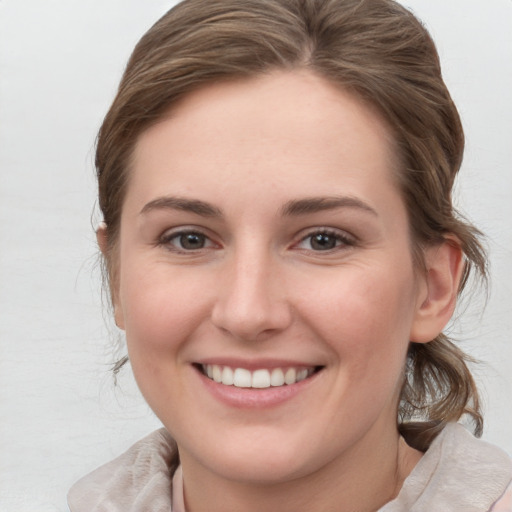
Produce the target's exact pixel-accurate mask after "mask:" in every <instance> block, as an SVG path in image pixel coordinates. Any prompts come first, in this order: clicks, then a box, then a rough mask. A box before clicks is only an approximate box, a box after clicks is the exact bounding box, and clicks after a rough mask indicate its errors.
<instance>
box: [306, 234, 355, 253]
mask: <svg viewBox="0 0 512 512" xmlns="http://www.w3.org/2000/svg"><path fill="white" fill-rule="evenodd" d="M319 236H325V237H328V238H333V239H334V240H335V246H334V247H332V248H328V249H323V250H322V249H320V250H314V249H313V248H306V249H303V250H308V251H313V252H315V253H316V252H325V253H331V252H333V251H336V250H340V249H343V248H347V247H353V246H354V245H356V239H355V238H354V237H353V236H350V235H348V234H347V233H345V232H341V231H337V230H335V229H330V228H319V229H315V230H314V231H311V232H309V233H308V234H307V235H306V236H304V237H302V238H301V239H300V241H299V242H298V243H297V244H296V246H298V245H300V244H302V243H304V242H306V241H307V240H310V244H311V243H312V241H313V239H314V237H319Z"/></svg>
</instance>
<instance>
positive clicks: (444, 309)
mask: <svg viewBox="0 0 512 512" xmlns="http://www.w3.org/2000/svg"><path fill="white" fill-rule="evenodd" d="M425 266H426V270H425V276H424V280H425V282H424V286H422V291H421V293H420V296H419V298H418V299H419V300H418V305H417V309H416V312H415V317H414V321H413V325H412V327H411V334H410V341H413V342H415V343H428V342H429V341H432V340H433V339H434V338H435V337H436V336H437V335H438V334H440V333H441V331H442V330H443V329H444V328H445V327H446V324H447V323H448V321H449V320H450V318H451V317H452V315H453V312H454V310H455V305H456V302H457V293H458V290H459V285H460V281H461V278H462V273H463V270H464V258H463V255H462V250H461V248H460V245H459V244H458V243H457V241H456V240H454V239H449V238H448V239H446V240H445V241H444V242H443V243H441V244H439V245H435V246H433V247H429V248H428V249H427V250H426V251H425Z"/></svg>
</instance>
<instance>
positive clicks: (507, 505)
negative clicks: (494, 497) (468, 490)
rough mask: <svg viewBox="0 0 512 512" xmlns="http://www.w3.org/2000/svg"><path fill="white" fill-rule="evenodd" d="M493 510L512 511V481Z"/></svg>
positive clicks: (495, 511) (498, 511) (493, 511)
mask: <svg viewBox="0 0 512 512" xmlns="http://www.w3.org/2000/svg"><path fill="white" fill-rule="evenodd" d="M491 512H512V483H511V484H510V485H509V486H508V487H507V490H506V491H505V492H504V493H503V496H502V497H501V498H500V499H499V500H498V501H497V502H496V503H495V504H494V506H493V507H492V509H491Z"/></svg>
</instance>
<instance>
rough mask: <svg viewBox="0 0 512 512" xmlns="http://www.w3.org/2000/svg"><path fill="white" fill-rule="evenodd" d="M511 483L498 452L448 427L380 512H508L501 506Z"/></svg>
mask: <svg viewBox="0 0 512 512" xmlns="http://www.w3.org/2000/svg"><path fill="white" fill-rule="evenodd" d="M511 480H512V461H511V459H510V457H509V456H508V455H507V454H506V453H505V452H504V451H503V450H501V449H500V448H498V447H496V446H493V445H492V444H489V443H487V442H485V441H482V440H480V439H476V438H475V437H474V436H473V435H471V434H470V433H469V432H468V431H467V430H466V429H465V428H464V427H463V426H462V425H459V424H455V423H453V424H449V425H448V426H447V427H446V428H445V429H444V430H443V432H442V433H441V434H440V435H439V436H438V437H437V438H436V439H435V440H434V442H433V443H432V445H431V446H430V448H429V449H428V450H427V452H426V453H425V454H424V456H423V458H422V459H421V460H420V461H419V463H418V464H417V466H416V467H415V468H414V470H413V471H412V473H411V474H410V475H409V477H408V478H407V479H406V480H405V482H404V485H403V487H402V489H401V491H400V493H399V495H398V497H397V498H396V499H395V500H393V502H391V503H389V504H388V506H386V507H384V508H383V509H382V510H381V512H384V511H385V512H404V511H407V512H425V511H430V510H442V511H443V512H455V511H457V512H460V511H464V512H491V511H492V512H512V509H511V508H510V506H509V505H506V504H507V499H509V498H508V497H507V496H508V493H510V490H509V489H510V487H509V486H510V483H511ZM506 506H509V508H503V507H506ZM493 507H494V508H493ZM498 507H501V508H498Z"/></svg>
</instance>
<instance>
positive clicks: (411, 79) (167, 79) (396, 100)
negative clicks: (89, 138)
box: [96, 0, 486, 449]
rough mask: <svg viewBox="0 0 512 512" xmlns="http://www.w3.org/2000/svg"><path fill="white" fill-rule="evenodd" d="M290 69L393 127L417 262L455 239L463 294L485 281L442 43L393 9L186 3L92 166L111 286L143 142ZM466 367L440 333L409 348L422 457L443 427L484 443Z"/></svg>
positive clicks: (110, 121)
mask: <svg viewBox="0 0 512 512" xmlns="http://www.w3.org/2000/svg"><path fill="white" fill-rule="evenodd" d="M293 68H307V69H309V70H311V71H313V72H315V73H317V74H318V75H320V76H322V77H324V78H326V79H328V80H329V81H330V82H332V83H334V84H337V85H339V87H341V88H343V89H345V90H349V91H351V92H352V93H353V94H355V95H357V96H358V97H360V98H362V99H363V100H364V101H366V102H367V103H368V104H370V105H372V106H373V107H375V108H377V110H378V111H379V112H380V113H381V115H382V116H383V117H384V118H385V119H386V120H387V122H388V124H389V126H390V127H391V129H392V130H393V132H394V137H395V141H396V143H397V147H398V153H399V157H400V162H401V166H400V169H398V170H397V172H398V180H399V184H400V187H401V190H402V194H403V197H404V200H405V203H406V206H407V210H408V215H409V219H410V226H411V234H412V236H411V238H412V241H413V246H414V248H413V253H414V257H415V261H416V262H417V264H419V266H421V264H422V253H423V251H422V248H423V247H425V246H426V245H428V244H433V243H438V242H440V241H442V240H443V239H444V238H445V237H446V235H448V234H449V235H450V236H451V237H454V238H455V239H456V240H458V241H459V243H460V246H461V248H462V250H463V252H464V255H465V258H466V263H465V271H464V275H463V279H462V283H461V287H460V290H459V292H461V291H462V289H463V288H464V286H465V285H466V283H467V279H468V276H469V275H470V272H471V271H472V270H474V269H476V270H477V272H478V273H479V274H480V275H481V276H482V277H485V276H486V257H485V253H484V251H483V249H482V246H481V244H480V243H479V241H478V237H479V232H478V231H477V230H476V229H475V228H473V227H472V226H471V225H470V224H468V223H467V222H465V221H463V220H462V219H461V218H460V216H458V215H457V213H456V211H455V210H454V208H453V205H452V200H451V190H452V186H453V183H454V179H455V177H456V174H457V172H458V170H459V167H460V165H461V161H462V155H463V148H464V135H463V131H462V126H461V123H460V119H459V115H458V112H457V110H456V108H455V105H454V104H453V101H452V99H451V97H450V94H449V92H448V90H447V88H446V86H445V84H444V82H443V79H442V76H441V69H440V63H439V57H438V54H437V51H436V48H435V45H434V43H433V41H432V39H431V37H430V35H429V34H428V32H427V31H426V30H425V28H424V27H423V26H422V25H421V23H420V22H419V21H418V20H417V19H416V18H415V17H414V16H413V15H412V14H411V13H410V12H409V11H408V10H406V9H405V8H403V7H401V6H400V5H398V4H397V3H396V2H394V1H392V0H208V1H204V0H185V1H183V2H182V3H180V4H178V5H177V6H176V7H174V8H173V9H171V10H170V11H169V12H168V13H167V14H166V15H165V16H163V17H162V18H161V19H160V20H159V21H158V22H157V23H156V24H155V25H154V26H153V27H152V28H151V29H150V30H149V31H148V32H147V33H146V34H145V35H144V36H143V37H142V39H141V40H140V42H139V43H138V44H137V46H136V48H135V50H134V51H133V54H132V55H131V58H130V60H129V62H128V65H127V68H126V70H125V73H124V75H123V78H122V80H121V83H120V86H119V90H118V93H117V96H116V98H115V100H114V102H113V104H112V106H111V108H110V110H109V112H108V114H107V116H106V117H105V120H104V122H103V125H102V127H101V129H100V132H99V136H98V141H97V152H96V166H97V174H98V182H99V205H100V208H101V211H102V213H103V216H104V220H105V222H106V224H107V226H108V247H109V250H108V252H107V258H106V264H107V270H108V275H109V279H110V282H111V283H115V280H116V276H115V247H116V243H117V239H118V232H119V223H120V213H121V209H122V206H123V199H124V196H125V191H126V187H127V184H128V182H129V173H130V160H131V155H132V151H133V149H134V147H135V143H136V141H137V138H138V137H139V136H140V134H141V133H142V132H143V131H144V130H146V129H147V128H148V127H150V126H151V125H152V124H154V123H155V122H157V121H159V120H160V119H161V118H162V117H163V116H165V115H166V114H167V113H168V111H169V109H170V108H172V105H173V104H175V103H176V101H178V100H179V99H180V98H181V97H183V96H184V95H186V94H189V93H190V92H191V91H192V90H194V89H197V88H199V87H201V86H203V85H205V84H208V83H212V82H216V81H221V80H230V79H234V78H241V77H251V76H255V75H258V74H262V73H266V72H268V71H270V70H273V69H293ZM467 361H468V357H467V356H466V355H465V354H464V353H463V352H462V351H461V350H460V349H459V348H458V347H456V346H455V345H454V344H453V343H452V342H451V341H450V340H449V339H448V337H447V336H446V335H444V334H440V335H439V336H437V337H436V338H435V339H434V340H432V341H431V342H430V343H427V344H414V343H411V345H410V349H409V354H408V360H407V365H406V376H405V379H404V386H403V389H402V394H401V397H400V406H399V411H398V415H399V416H398V417H399V420H398V421H399V429H400V431H401V432H402V434H403V435H405V436H406V438H407V439H408V441H409V442H410V443H411V444H413V445H414V446H415V447H417V448H419V449H426V448H427V447H428V445H429V444H430V442H431V441H432V439H434V437H435V436H436V435H437V434H438V433H439V432H440V431H441V430H442V429H443V428H444V426H445V425H446V423H447V422H449V421H456V420H458V419H459V418H460V417H461V416H462V415H463V414H465V413H468V414H469V415H470V416H471V417H472V418H473V420H474V425H475V432H476V433H477V434H480V433H481V431H482V424H483V420H482V416H481V414H480V410H479V403H478V392H477V389H476V386H475V383H474V381H473V378H472V376H471V373H470V371H469V369H468V366H467V364H466V363H467Z"/></svg>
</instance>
